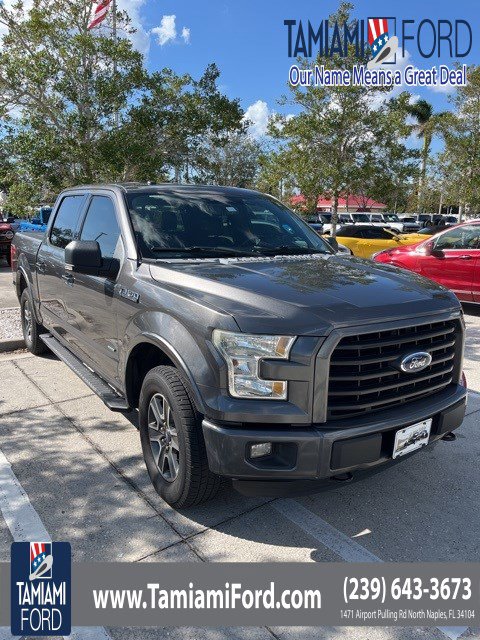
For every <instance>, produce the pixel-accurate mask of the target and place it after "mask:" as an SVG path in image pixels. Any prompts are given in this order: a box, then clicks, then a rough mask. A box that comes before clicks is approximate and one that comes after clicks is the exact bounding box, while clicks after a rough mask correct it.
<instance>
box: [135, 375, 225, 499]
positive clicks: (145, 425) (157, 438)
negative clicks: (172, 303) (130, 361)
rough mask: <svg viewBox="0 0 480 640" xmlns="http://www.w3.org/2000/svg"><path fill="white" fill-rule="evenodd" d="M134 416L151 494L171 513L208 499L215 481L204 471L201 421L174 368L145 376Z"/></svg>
mask: <svg viewBox="0 0 480 640" xmlns="http://www.w3.org/2000/svg"><path fill="white" fill-rule="evenodd" d="M139 414H140V415H139V418H140V420H139V422H140V439H141V443H142V450H143V457H144V459H145V464H146V466H147V471H148V474H149V476H150V479H151V481H152V484H153V486H154V487H155V490H156V491H157V493H158V494H159V495H160V496H161V497H162V498H163V499H164V500H165V501H166V502H168V504H170V505H171V506H172V507H177V508H181V507H190V506H192V505H195V504H200V503H201V502H206V501H207V500H210V499H211V498H213V497H214V496H215V494H216V493H217V491H218V489H219V487H220V478H219V477H218V476H216V475H215V474H213V473H212V472H211V471H210V469H209V468H208V460H207V453H206V450H205V441H204V439H203V433H202V425H201V419H200V416H199V415H198V413H197V411H196V409H195V407H194V405H193V402H192V400H191V399H190V396H189V393H188V389H187V386H186V383H185V382H184V380H183V379H182V377H181V376H180V375H179V373H178V371H177V370H176V369H175V367H166V366H160V367H155V368H154V369H152V370H151V371H149V372H148V373H147V375H146V376H145V380H144V382H143V385H142V390H141V393H140V402H139Z"/></svg>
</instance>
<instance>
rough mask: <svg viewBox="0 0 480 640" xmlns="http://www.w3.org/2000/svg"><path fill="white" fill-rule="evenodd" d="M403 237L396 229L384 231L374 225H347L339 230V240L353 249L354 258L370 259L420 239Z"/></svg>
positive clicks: (409, 235) (410, 235)
mask: <svg viewBox="0 0 480 640" xmlns="http://www.w3.org/2000/svg"><path fill="white" fill-rule="evenodd" d="M412 236H413V234H408V235H403V234H400V233H398V231H396V230H394V229H386V228H385V229H383V228H382V227H376V226H374V225H368V226H367V225H345V226H341V227H339V228H338V229H337V236H336V237H337V240H338V242H340V243H341V244H343V245H345V246H346V247H348V248H349V249H351V251H352V253H353V255H354V256H357V257H359V258H370V257H371V255H372V254H374V253H376V252H378V251H381V250H383V249H388V248H391V247H397V246H398V245H401V244H412V243H415V242H418V241H419V239H421V238H422V236H420V237H415V236H414V237H412Z"/></svg>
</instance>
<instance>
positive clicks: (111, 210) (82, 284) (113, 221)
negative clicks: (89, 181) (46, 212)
mask: <svg viewBox="0 0 480 640" xmlns="http://www.w3.org/2000/svg"><path fill="white" fill-rule="evenodd" d="M79 237H80V240H96V241H97V242H98V244H99V245H100V250H101V252H102V258H103V259H104V260H115V261H117V262H118V264H119V265H121V264H122V263H123V257H124V249H123V242H122V237H121V233H120V227H119V225H118V221H117V215H116V209H115V202H114V200H113V199H112V198H110V197H109V196H108V195H92V196H91V198H90V201H89V202H88V204H87V210H86V214H85V216H84V220H83V222H82V223H81V228H80V232H79ZM73 276H74V280H75V281H74V284H73V287H72V288H71V290H70V296H71V299H70V301H69V306H70V307H71V310H72V315H73V317H74V330H73V332H72V334H73V341H74V344H75V349H74V350H75V352H76V353H78V352H81V354H83V355H84V356H86V359H87V362H88V361H92V362H93V364H94V365H95V370H96V371H97V372H98V373H100V374H101V375H102V376H103V377H104V378H106V379H107V380H112V381H113V380H114V379H115V378H116V377H117V375H118V372H117V367H118V341H117V316H116V313H117V312H116V304H115V297H114V287H115V280H116V278H115V279H113V278H105V277H99V276H91V275H86V274H81V273H75V274H73ZM81 354H80V355H81Z"/></svg>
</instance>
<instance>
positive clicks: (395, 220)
mask: <svg viewBox="0 0 480 640" xmlns="http://www.w3.org/2000/svg"><path fill="white" fill-rule="evenodd" d="M367 215H368V216H370V224H373V225H375V226H376V227H390V228H391V229H396V230H397V231H400V233H401V232H402V231H403V230H404V223H403V222H402V221H401V220H400V218H399V217H398V216H397V214H396V213H369V214H367Z"/></svg>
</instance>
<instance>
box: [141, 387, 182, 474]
mask: <svg viewBox="0 0 480 640" xmlns="http://www.w3.org/2000/svg"><path fill="white" fill-rule="evenodd" d="M148 438H149V440H150V449H151V451H152V454H153V459H154V461H155V464H156V466H157V468H158V470H159V472H160V473H161V475H162V476H163V478H165V480H167V482H173V481H174V480H175V478H176V477H177V475H178V470H179V467H180V450H179V444H178V433H177V429H176V427H175V422H174V418H173V413H172V409H171V407H170V404H169V403H168V400H167V399H166V398H165V396H163V395H162V394H161V393H156V394H155V395H153V396H152V398H151V400H150V404H149V405H148Z"/></svg>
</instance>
